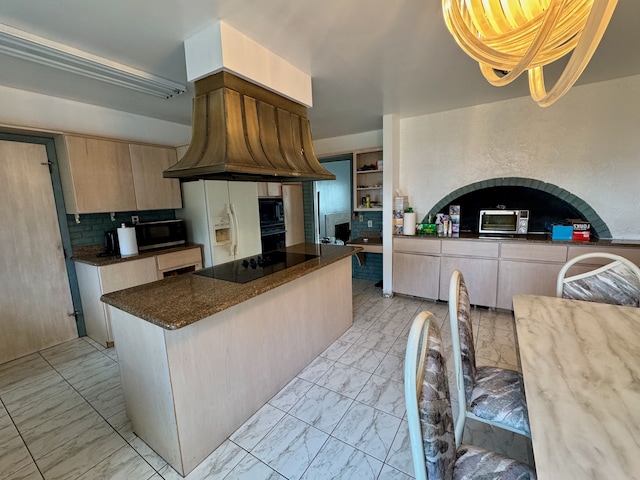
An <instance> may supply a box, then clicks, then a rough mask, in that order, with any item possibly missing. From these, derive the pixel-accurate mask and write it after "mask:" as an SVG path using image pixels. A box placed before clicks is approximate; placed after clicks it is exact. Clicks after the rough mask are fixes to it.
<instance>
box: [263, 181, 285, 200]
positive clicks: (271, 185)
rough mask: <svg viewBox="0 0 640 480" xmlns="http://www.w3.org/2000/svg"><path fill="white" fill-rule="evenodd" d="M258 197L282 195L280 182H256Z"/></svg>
mask: <svg viewBox="0 0 640 480" xmlns="http://www.w3.org/2000/svg"><path fill="white" fill-rule="evenodd" d="M258 197H282V184H281V183H278V182H258Z"/></svg>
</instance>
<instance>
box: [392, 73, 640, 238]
mask: <svg viewBox="0 0 640 480" xmlns="http://www.w3.org/2000/svg"><path fill="white" fill-rule="evenodd" d="M478 81H481V80H478ZM514 176H515V177H528V178H533V179H536V180H540V181H543V182H548V183H552V184H555V185H558V186H559V187H561V188H563V189H565V190H568V191H569V192H571V193H572V194H574V195H576V196H578V197H580V198H582V199H583V200H584V201H586V202H587V203H588V204H589V205H590V206H591V207H592V208H593V209H594V210H595V211H596V212H597V213H598V215H600V217H601V218H602V219H603V220H604V221H605V222H606V223H607V225H608V227H609V229H610V230H611V233H612V236H613V238H617V239H624V238H627V239H640V210H639V209H638V203H640V76H633V77H627V78H623V79H618V80H611V81H607V82H601V83H597V84H591V85H585V86H580V87H574V88H573V89H572V90H570V91H569V93H568V94H567V95H566V96H565V97H564V98H562V99H560V100H559V101H558V102H557V103H556V104H554V105H552V106H551V107H548V108H540V107H538V106H537V104H535V103H534V102H533V101H532V100H531V99H530V98H529V97H523V98H518V99H514V100H508V101H503V102H497V103H491V104H485V105H479V106H475V107H470V108H464V109H459V110H452V111H448V112H443V113H437V114H431V115H423V116H418V117H412V118H405V119H403V120H401V122H400V160H399V172H398V186H399V188H400V190H401V191H402V193H403V194H405V195H409V201H410V204H411V205H412V206H413V207H414V208H415V209H416V210H417V212H418V216H422V215H425V214H426V213H427V212H428V210H429V209H430V208H431V207H433V206H434V205H435V204H436V203H437V202H438V201H439V200H441V199H442V198H443V197H444V196H445V195H447V194H448V193H450V192H451V191H453V190H455V189H457V188H460V187H463V186H465V185H468V184H470V183H474V182H477V181H481V180H485V179H489V178H496V177H514ZM462 214H463V215H464V212H462Z"/></svg>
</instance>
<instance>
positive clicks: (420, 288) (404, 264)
mask: <svg viewBox="0 0 640 480" xmlns="http://www.w3.org/2000/svg"><path fill="white" fill-rule="evenodd" d="M439 279H440V257H437V256H434V255H424V254H415V253H399V252H398V253H394V254H393V290H394V291H395V292H397V293H402V294H405V295H413V296H416V297H422V298H429V299H433V300H435V299H437V298H438V288H439Z"/></svg>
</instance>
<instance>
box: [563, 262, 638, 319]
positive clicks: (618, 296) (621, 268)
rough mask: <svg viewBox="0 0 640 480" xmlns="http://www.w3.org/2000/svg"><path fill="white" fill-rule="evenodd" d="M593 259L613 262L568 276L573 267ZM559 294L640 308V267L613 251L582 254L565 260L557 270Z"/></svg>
mask: <svg viewBox="0 0 640 480" xmlns="http://www.w3.org/2000/svg"><path fill="white" fill-rule="evenodd" d="M590 258H607V259H609V260H612V261H611V262H610V263H608V264H607V265H605V266H603V267H600V268H596V269H595V270H591V271H590V272H586V273H582V274H579V275H573V276H570V277H567V276H566V275H567V272H568V271H569V269H570V268H571V267H572V266H574V265H575V264H576V263H578V262H581V261H584V260H587V259H590ZM556 295H557V296H558V297H561V298H569V299H573V300H584V301H587V302H598V303H609V304H612V305H625V306H630V307H640V268H638V267H637V266H636V265H635V264H634V263H633V262H631V261H629V260H627V259H626V258H624V257H621V256H619V255H614V254H611V253H604V252H603V253H587V254H584V255H579V256H577V257H575V258H573V259H571V260H569V261H568V262H567V263H565V264H564V266H563V267H562V269H561V270H560V272H559V273H558V282H557V287H556Z"/></svg>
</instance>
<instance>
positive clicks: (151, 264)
mask: <svg viewBox="0 0 640 480" xmlns="http://www.w3.org/2000/svg"><path fill="white" fill-rule="evenodd" d="M76 273H77V275H78V286H79V289H80V298H81V301H82V312H83V315H84V323H85V327H86V329H87V335H88V336H89V337H90V338H92V339H93V340H95V341H96V342H98V343H99V344H101V345H103V346H105V347H112V346H113V333H112V332H111V320H110V318H109V313H108V310H107V308H106V305H105V304H104V303H102V302H101V301H100V297H101V296H102V295H104V294H105V293H111V292H115V291H118V290H122V289H124V288H129V287H135V286H137V285H142V284H145V283H149V282H153V281H155V280H157V279H158V273H157V268H156V259H155V257H148V258H141V259H138V260H129V261H126V262H121V263H114V264H111V265H104V266H101V267H97V266H94V265H89V264H86V263H81V262H76Z"/></svg>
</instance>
